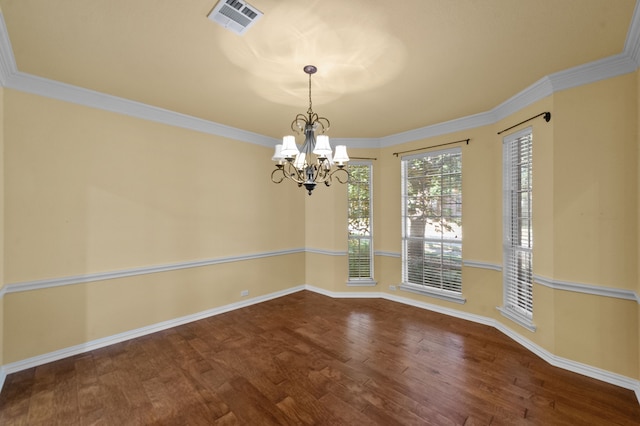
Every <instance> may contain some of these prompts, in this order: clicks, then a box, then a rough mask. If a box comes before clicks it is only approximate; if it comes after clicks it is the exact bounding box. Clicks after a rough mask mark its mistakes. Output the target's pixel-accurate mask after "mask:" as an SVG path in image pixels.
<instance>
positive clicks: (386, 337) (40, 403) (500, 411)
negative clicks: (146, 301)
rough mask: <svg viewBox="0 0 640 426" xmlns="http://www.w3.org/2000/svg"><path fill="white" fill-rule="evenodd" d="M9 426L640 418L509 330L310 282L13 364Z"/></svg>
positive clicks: (0, 401) (624, 399) (614, 393)
mask: <svg viewBox="0 0 640 426" xmlns="http://www.w3.org/2000/svg"><path fill="white" fill-rule="evenodd" d="M0 424H2V425H27V424H28V425H92V424H96V425H148V424H153V425H208V424H219V425H234V424H242V425H282V424H284V425H297V424H301V425H306V424H317V425H520V424H527V425H532V424H535V425H572V426H573V425H616V424H620V425H638V424H640V405H639V404H638V401H637V400H636V398H635V395H634V393H633V392H632V391H629V390H626V389H621V388H618V387H616V386H613V385H609V384H606V383H603V382H600V381H597V380H594V379H590V378H587V377H584V376H581V375H578V374H574V373H570V372H567V371H564V370H561V369H558V368H555V367H552V366H550V365H549V364H547V363H546V362H545V361H543V360H542V359H540V358H538V357H537V356H535V355H534V354H532V353H531V352H529V351H528V350H526V349H524V348H523V347H522V346H520V345H519V344H518V343H516V342H514V341H512V340H511V339H509V338H508V337H506V336H505V335H503V334H502V333H500V332H499V331H497V330H495V329H493V328H491V327H487V326H483V325H480V324H475V323H472V322H467V321H463V320H459V319H456V318H451V317H448V316H445V315H440V314H437V313H433V312H429V311H425V310H422V309H418V308H414V307H410V306H405V305H402V304H399V303H395V302H390V301H386V300H380V299H331V298H329V297H325V296H322V295H319V294H315V293H312V292H308V291H302V292H299V293H295V294H292V295H289V296H285V297H281V298H278V299H275V300H272V301H268V302H264V303H261V304H259V305H254V306H250V307H247V308H244V309H240V310H236V311H233V312H229V313H226V314H222V315H218V316H215V317H211V318H208V319H205V320H201V321H198V322H193V323H190V324H187V325H184V326H180V327H176V328H173V329H170V330H166V331H163V332H159V333H155V334H153V335H149V336H145V337H141V338H138V339H135V340H130V341H127V342H124V343H120V344H116V345H112V346H109V347H107V348H103V349H99V350H95V351H92V352H90V353H86V354H83V355H78V356H74V357H70V358H67V359H64V360H61V361H57V362H54V363H50V364H47V365H42V366H39V367H36V368H32V369H29V370H25V371H21V372H18V373H14V374H11V375H9V376H8V377H7V380H6V383H5V385H4V389H3V391H2V393H1V394H0Z"/></svg>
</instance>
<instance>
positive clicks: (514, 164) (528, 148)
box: [503, 129, 533, 320]
mask: <svg viewBox="0 0 640 426" xmlns="http://www.w3.org/2000/svg"><path fill="white" fill-rule="evenodd" d="M532 148H533V137H532V133H531V129H527V130H525V131H524V132H520V133H517V134H515V135H513V136H511V137H508V138H506V139H505V142H504V149H503V155H504V162H503V164H504V179H503V182H504V197H503V201H504V214H503V218H504V308H506V309H507V310H509V311H511V313H513V314H515V315H518V316H522V317H524V318H525V319H527V320H530V319H531V317H532V315H533V265H532V262H533V252H532V249H533V234H532V222H531V219H532V215H531V213H532V198H531V195H532V159H533V158H532V154H533V149H532Z"/></svg>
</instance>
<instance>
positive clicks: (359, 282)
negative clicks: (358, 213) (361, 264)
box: [346, 160, 378, 287]
mask: <svg viewBox="0 0 640 426" xmlns="http://www.w3.org/2000/svg"><path fill="white" fill-rule="evenodd" d="M349 165H352V166H368V167H369V204H370V206H369V226H370V228H371V229H370V231H369V250H370V251H369V268H370V271H371V276H370V277H368V278H367V277H365V278H352V277H349V276H347V283H346V284H347V286H348V287H374V286H376V285H377V284H378V282H377V281H376V280H375V278H374V273H375V265H374V258H375V254H374V249H373V162H372V161H367V160H361V161H350V162H349ZM348 196H349V195H348V192H347V197H348ZM348 217H349V203H347V218H348ZM348 241H349V234H348V233H347V244H348ZM348 263H349V249H348V247H347V275H348V274H349V272H348Z"/></svg>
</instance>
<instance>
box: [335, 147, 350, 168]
mask: <svg viewBox="0 0 640 426" xmlns="http://www.w3.org/2000/svg"><path fill="white" fill-rule="evenodd" d="M333 161H334V162H335V163H337V164H338V165H340V166H342V165H344V163H346V162H347V161H349V156H348V155H347V146H346V145H336V154H335V155H334V156H333Z"/></svg>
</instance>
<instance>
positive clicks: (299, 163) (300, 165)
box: [293, 152, 307, 170]
mask: <svg viewBox="0 0 640 426" xmlns="http://www.w3.org/2000/svg"><path fill="white" fill-rule="evenodd" d="M306 156H307V154H305V153H304V152H301V153H299V154H298V156H297V157H296V159H295V160H294V161H293V166H294V167H295V168H296V169H298V170H302V169H304V160H305V159H306Z"/></svg>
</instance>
